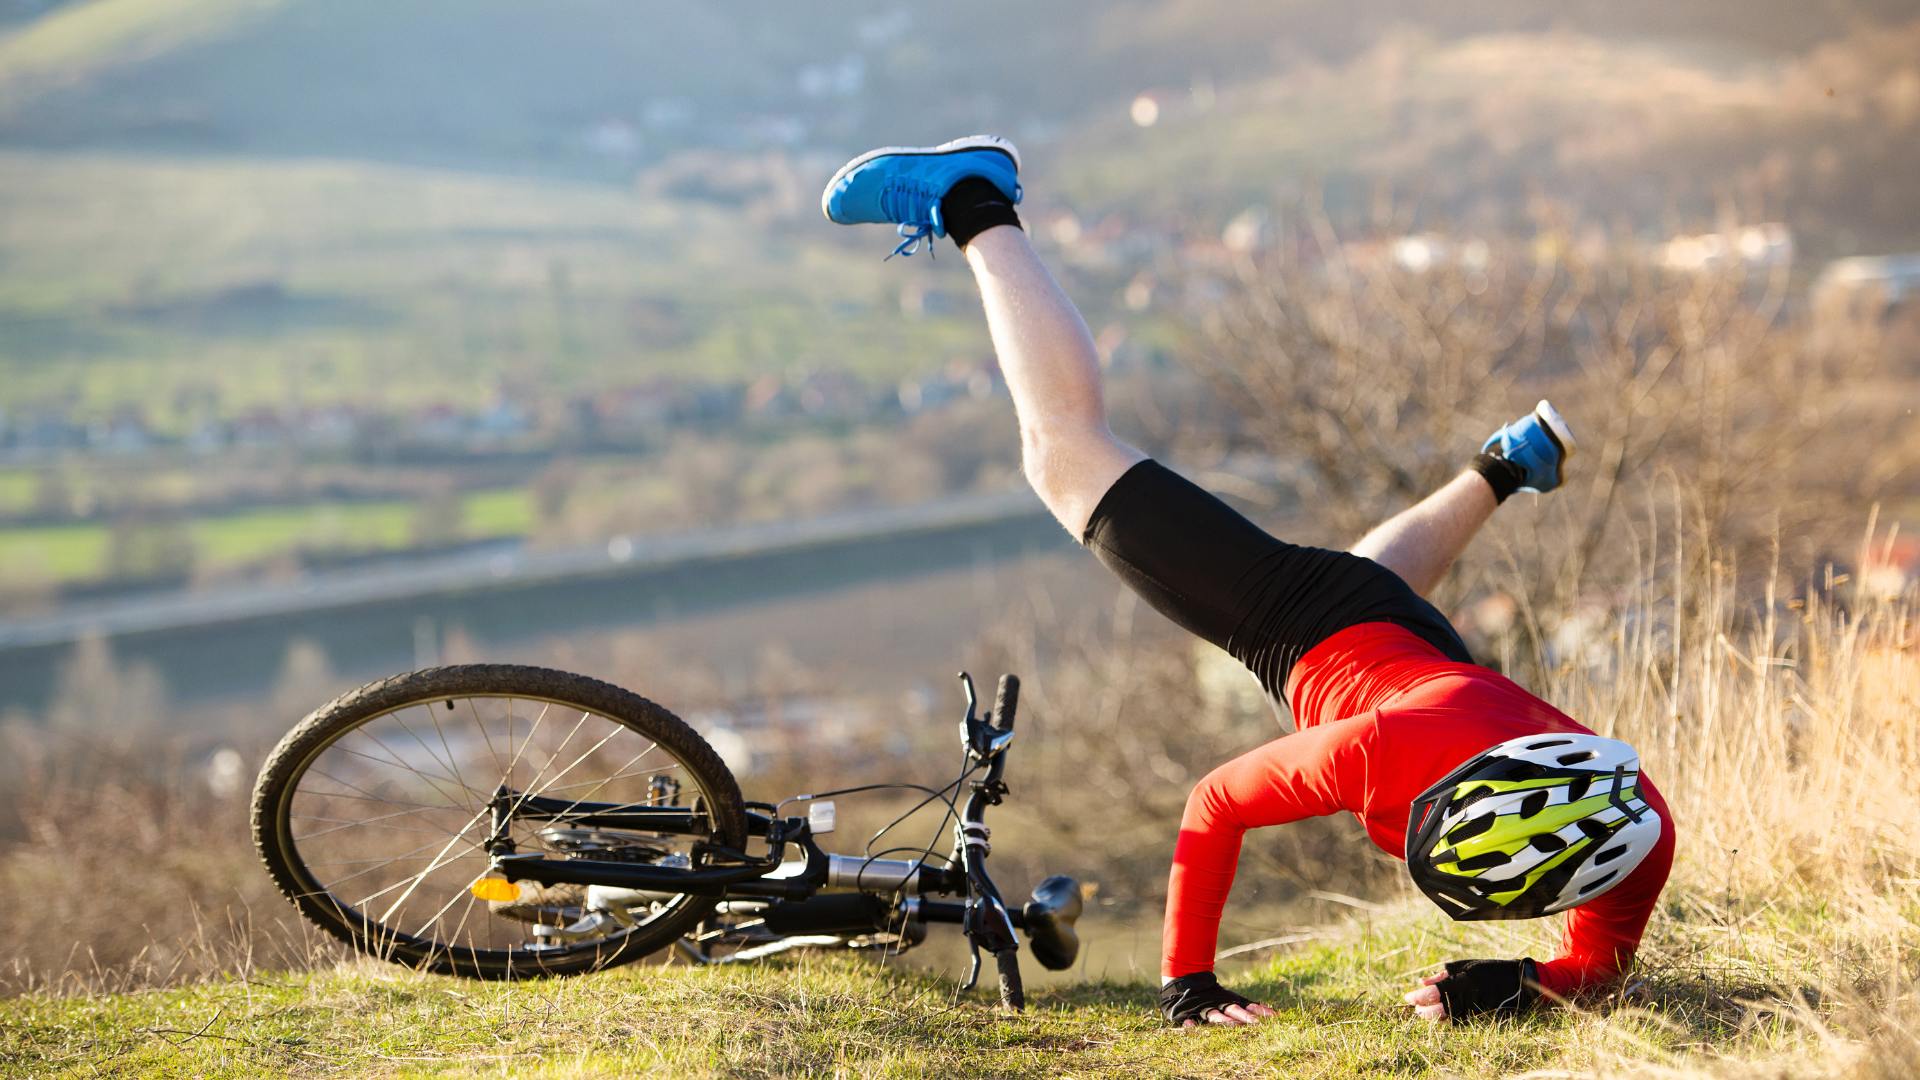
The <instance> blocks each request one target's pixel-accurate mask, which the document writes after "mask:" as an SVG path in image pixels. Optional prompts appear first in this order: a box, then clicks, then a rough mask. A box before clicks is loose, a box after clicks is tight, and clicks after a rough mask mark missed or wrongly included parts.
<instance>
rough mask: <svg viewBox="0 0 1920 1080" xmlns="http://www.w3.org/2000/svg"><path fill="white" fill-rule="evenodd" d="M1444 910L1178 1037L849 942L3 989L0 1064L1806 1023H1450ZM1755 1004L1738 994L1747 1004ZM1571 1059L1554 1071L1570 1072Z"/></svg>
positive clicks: (1767, 1043)
mask: <svg viewBox="0 0 1920 1080" xmlns="http://www.w3.org/2000/svg"><path fill="white" fill-rule="evenodd" d="M1436 928H1437V924H1436V923H1434V922H1433V921H1430V920H1425V919H1423V920H1420V921H1417V922H1405V923H1397V924H1394V925H1393V926H1392V927H1391V928H1390V929H1388V930H1386V931H1384V932H1374V933H1371V934H1363V933H1359V932H1357V931H1349V932H1348V933H1346V934H1345V935H1343V936H1342V938H1341V939H1340V940H1337V941H1334V942H1330V943H1322V944H1318V945H1314V946H1310V947H1307V948H1304V949H1301V950H1300V951H1297V952H1292V953H1289V954H1286V955H1284V956H1282V957H1281V958H1279V959H1277V960H1274V961H1271V962H1268V963H1265V964H1263V965H1260V966H1258V967H1254V968H1251V969H1240V970H1239V971H1236V972H1234V973H1232V974H1231V975H1230V976H1229V979H1228V981H1229V982H1230V983H1232V984H1233V985H1235V986H1237V987H1239V988H1240V989H1242V990H1243V991H1245V992H1247V993H1249V994H1252V995H1254V996H1257V997H1259V998H1261V999H1263V1000H1265V1001H1267V1002H1269V1003H1270V1004H1272V1005H1273V1006H1274V1007H1275V1008H1276V1009H1278V1010H1279V1012H1280V1016H1279V1017H1278V1018H1277V1019H1275V1020H1273V1021H1271V1022H1269V1023H1267V1024H1264V1025H1261V1026H1260V1027H1258V1028H1254V1029H1250V1030H1245V1029H1242V1030H1234V1029H1221V1030H1208V1031H1200V1032H1188V1033H1182V1032H1176V1031H1171V1030H1168V1029H1166V1028H1165V1027H1163V1026H1162V1025H1161V1024H1160V1022H1159V1021H1158V1019H1157V1017H1156V1016H1155V1014H1154V1013H1153V987H1152V986H1151V985H1149V984H1147V983H1145V982H1117V981H1110V980H1082V981H1067V982H1062V983H1055V984H1052V985H1047V986H1041V987H1037V988H1034V989H1033V990H1032V991H1031V993H1030V1000H1029V1007H1028V1010H1027V1012H1026V1013H1025V1014H1024V1015H1021V1016H1008V1015H1005V1014H1002V1013H1000V1012H999V1011H998V1010H996V1009H994V1008H993V1007H991V1005H990V1003H989V1002H988V1000H987V999H986V997H985V996H984V995H983V994H982V993H975V994H973V995H969V996H956V985H955V983H954V982H953V981H952V980H951V979H950V978H943V977H940V976H938V975H934V974H928V973H926V972H919V971H914V970H911V969H905V968H901V967H899V966H893V967H882V966H881V965H879V964H877V963H874V962H871V961H867V960H864V959H859V958H854V957H845V956H824V955H823V956H813V957H803V958H801V959H799V960H795V961H787V962H779V963H771V964H766V965H761V966H743V967H739V968H718V969H704V970H702V969H690V968H686V967H682V966H672V967H664V968H662V967H652V966H649V967H631V968H626V969H620V970H615V971H610V972H605V973H602V974H599V975H594V976H588V977H584V978H578V979H572V980H553V981H547V982H535V983H522V984H515V985H501V984H484V983H475V982H462V981H456V980H451V979H445V978H438V977H431V976H421V975H416V974H412V973H409V972H406V971H403V970H400V969H397V968H390V967H385V966H382V965H377V964H373V963H371V962H363V963H353V964H348V965H344V966H342V967H339V968H334V969H324V970H320V971H316V972H313V973H310V974H265V975H260V976H257V977H255V978H252V979H247V980H227V981H220V982H215V983H211V984H207V985H201V986H195V987H190V988H186V989H176V990H165V991H149V992H142V993H132V994H124V995H112V996H94V997H69V998H52V997H26V998H20V999H15V1000H13V1001H9V1002H0V1026H4V1027H5V1028H6V1029H7V1030H8V1032H9V1033H10V1036H11V1037H10V1038H9V1040H7V1043H6V1044H5V1046H6V1048H5V1049H3V1050H0V1065H4V1066H5V1067H6V1068H7V1069H8V1070H10V1071H14V1072H20V1073H31V1074H36V1075H48V1074H53V1075H90V1076H91V1075H108V1076H162V1077H170V1076H182V1077H184V1076H234V1077H241V1076H249V1077H250V1076H258V1075H287V1074H290V1075H306V1076H318V1075H340V1074H350V1075H364V1074H369V1073H377V1074H381V1075H398V1076H424V1075H468V1074H475V1073H491V1074H498V1073H500V1072H503V1071H506V1072H511V1073H513V1074H514V1075H527V1076H580V1075H595V1076H628V1075H636V1074H642V1073H652V1074H668V1075H714V1074H721V1075H746V1076H784V1075H791V1076H802V1075H804V1076H828V1075H832V1076H855V1075H857V1076H861V1077H890V1076H1033V1077H1051V1076H1114V1075H1129V1076H1132V1075H1139V1076H1148V1075H1152V1076H1159V1075H1180V1076H1265V1075H1280V1074H1283V1075H1286V1076H1290V1077H1303V1078H1347V1077H1362V1076H1367V1077H1372V1076H1396V1077H1428V1076H1436V1077H1437V1076H1494V1075H1508V1074H1513V1073H1520V1072H1526V1071H1530V1070H1543V1071H1544V1070H1567V1071H1577V1070H1586V1069H1592V1068H1594V1067H1596V1066H1600V1065H1605V1064H1610V1063H1615V1064H1617V1063H1619V1062H1621V1061H1623V1060H1629V1059H1631V1060H1635V1061H1657V1062H1660V1063H1663V1064H1667V1065H1682V1066H1684V1065H1687V1064H1690V1063H1698V1062H1700V1061H1704V1060H1706V1055H1705V1051H1706V1049H1707V1047H1709V1046H1711V1047H1712V1050H1713V1052H1715V1053H1724V1054H1731V1055H1735V1056H1742V1057H1745V1056H1771V1055H1775V1054H1778V1053H1781V1052H1787V1051H1792V1050H1796V1049H1799V1050H1805V1049H1807V1047H1808V1045H1809V1044H1808V1043H1807V1042H1805V1038H1806V1036H1805V1034H1804V1033H1803V1032H1802V1031H1801V1030H1800V1029H1798V1028H1796V1027H1794V1026H1792V1025H1790V1024H1788V1023H1787V1022H1785V1021H1783V1020H1780V1019H1778V1018H1777V1017H1776V1018H1769V1017H1768V1016H1767V1015H1765V1014H1757V1015H1754V1016H1752V1017H1750V1020H1751V1022H1750V1023H1749V1025H1748V1026H1747V1027H1745V1028H1744V1029H1742V1028H1739V1027H1738V1026H1737V1024H1736V1023H1735V1022H1734V1021H1733V1020H1732V1019H1731V1018H1727V1017H1719V1016H1716V1015H1715V1014H1714V1013H1713V1011H1712V1010H1711V1009H1703V1008H1701V1001H1702V1000H1703V999H1702V997H1701V995H1700V994H1699V993H1698V992H1697V988H1695V987H1691V986H1690V985H1689V984H1687V983H1685V982H1684V981H1676V982H1672V983H1670V984H1667V985H1664V986H1661V987H1660V988H1659V989H1658V990H1657V992H1656V995H1655V1002H1654V1004H1652V1005H1650V1006H1648V1007H1646V1008H1644V1009H1642V1008H1624V1007H1622V1008H1617V1009H1607V1008H1599V1009H1592V1010H1558V1011H1550V1012H1544V1013H1541V1014H1538V1015H1535V1016H1532V1017H1528V1018H1524V1019H1520V1020H1510V1021H1506V1022H1502V1023H1498V1024H1475V1025H1458V1026H1451V1027H1435V1026H1431V1025H1428V1024H1426V1023H1424V1022H1421V1021H1417V1020H1414V1019H1412V1018H1411V1017H1409V1016H1408V1015H1406V1013H1405V1012H1404V1011H1403V1010H1401V1009H1399V1008H1397V1007H1396V1005H1395V1002H1396V1001H1397V999H1398V993H1399V991H1400V990H1401V989H1402V988H1403V984H1405V983H1409V982H1411V978H1412V975H1413V974H1415V973H1417V972H1419V971H1422V970H1425V969H1426V968H1427V967H1428V966H1430V965H1432V964H1435V963H1437V962H1438V961H1439V960H1440V959H1442V958H1443V957H1444V956H1447V955H1453V954H1452V953H1450V952H1449V949H1450V948H1453V947H1456V943H1454V942H1452V941H1450V940H1449V939H1450V938H1451V937H1452V934H1450V933H1448V932H1446V931H1445V930H1444V929H1442V930H1440V932H1435V931H1436ZM1735 1011H1736V1012H1737V1011H1738V1010H1735ZM1558 1074H1559V1073H1557V1072H1556V1073H1555V1075H1558Z"/></svg>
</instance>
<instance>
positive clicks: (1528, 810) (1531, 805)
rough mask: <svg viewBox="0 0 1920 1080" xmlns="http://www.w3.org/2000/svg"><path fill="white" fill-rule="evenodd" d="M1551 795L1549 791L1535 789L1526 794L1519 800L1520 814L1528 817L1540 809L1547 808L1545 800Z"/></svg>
mask: <svg viewBox="0 0 1920 1080" xmlns="http://www.w3.org/2000/svg"><path fill="white" fill-rule="evenodd" d="M1552 797H1553V796H1552V795H1551V793H1549V792H1546V791H1536V792H1534V793H1533V794H1531V795H1528V796H1527V797H1526V798H1524V799H1522V800H1520V816H1521V817H1523V818H1530V817H1532V816H1534V815H1535V814H1538V813H1539V812H1540V811H1542V810H1545V809H1546V808H1547V800H1548V799H1550V798H1552Z"/></svg>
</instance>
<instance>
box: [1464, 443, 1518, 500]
mask: <svg viewBox="0 0 1920 1080" xmlns="http://www.w3.org/2000/svg"><path fill="white" fill-rule="evenodd" d="M1467 468H1469V469H1472V470H1473V471H1474V472H1477V473H1479V474H1480V475H1481V476H1483V477H1485V478H1486V481H1487V483H1488V484H1489V485H1490V486H1491V487H1492V488H1493V501H1494V502H1495V503H1503V502H1506V501H1507V496H1509V495H1511V494H1513V493H1514V492H1515V491H1517V490H1519V487H1520V485H1521V484H1524V483H1526V482H1527V470H1525V469H1523V468H1521V467H1520V466H1518V465H1515V464H1514V463H1513V462H1511V461H1508V460H1507V459H1506V458H1503V457H1501V456H1500V455H1499V454H1481V455H1479V456H1477V457H1475V458H1474V459H1473V463H1472V464H1471V465H1468V466H1467Z"/></svg>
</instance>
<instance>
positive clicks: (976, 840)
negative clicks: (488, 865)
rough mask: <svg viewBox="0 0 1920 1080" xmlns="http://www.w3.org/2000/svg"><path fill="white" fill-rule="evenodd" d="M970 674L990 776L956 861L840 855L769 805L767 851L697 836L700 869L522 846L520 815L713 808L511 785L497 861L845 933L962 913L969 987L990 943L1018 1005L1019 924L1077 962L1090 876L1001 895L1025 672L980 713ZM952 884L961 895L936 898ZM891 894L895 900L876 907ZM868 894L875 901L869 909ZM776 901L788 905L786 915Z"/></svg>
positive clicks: (975, 784) (980, 768) (970, 728)
mask: <svg viewBox="0 0 1920 1080" xmlns="http://www.w3.org/2000/svg"><path fill="white" fill-rule="evenodd" d="M960 678H961V681H962V683H963V685H964V686H965V688H966V694H967V712H966V716H965V718H964V719H962V720H961V722H960V736H961V741H962V743H963V744H964V745H965V747H966V753H967V762H968V774H973V773H978V774H979V775H977V776H975V777H974V778H973V779H971V780H970V781H969V791H968V795H967V800H966V804H965V808H964V809H963V810H962V811H961V812H960V814H959V821H958V823H957V824H956V826H955V830H954V831H955V838H954V848H953V854H952V855H951V857H950V858H949V859H948V864H947V865H946V866H932V865H928V864H927V862H926V860H925V859H919V860H904V859H873V858H862V857H856V856H847V855H835V854H831V853H829V852H827V851H825V850H823V849H822V848H821V847H820V845H819V843H818V842H817V841H816V838H815V836H814V832H813V828H812V826H811V824H810V823H809V820H808V818H805V817H780V816H775V814H772V813H760V812H758V811H749V812H748V813H747V835H748V836H749V837H753V838H758V839H762V840H764V841H766V844H767V854H766V855H764V856H758V857H756V856H752V855H749V854H747V853H746V852H743V851H737V850H733V849H731V848H726V847H722V846H720V845H716V844H711V843H705V844H700V845H697V846H696V850H697V851H698V852H699V856H698V857H699V860H700V861H701V862H702V863H703V864H706V865H701V866H699V867H697V868H696V867H672V866H660V865H650V864H644V863H634V862H621V861H614V860H601V859H589V858H559V859H554V858H547V857H545V856H544V855H543V854H539V853H527V854H522V853H519V852H516V851H514V850H512V842H511V841H510V840H509V839H508V837H509V836H510V830H509V827H508V826H509V825H510V824H511V823H513V822H514V821H528V820H532V821H563V822H565V823H566V824H567V825H568V826H571V827H576V828H604V829H619V830H628V831H635V832H645V833H653V834H658V835H679V836H702V835H705V834H706V832H707V825H706V816H705V815H704V814H703V813H702V812H700V811H699V810H698V809H697V808H694V807H682V806H650V805H634V804H631V803H593V802H582V801H576V800H567V799H555V798H547V797H542V796H536V795H526V794H522V793H519V792H515V791H511V790H508V789H505V788H502V789H500V790H498V791H496V792H495V793H494V795H493V798H492V800H491V816H492V829H491V830H490V832H489V840H488V843H487V845H486V848H487V851H488V852H489V854H490V855H492V857H493V865H494V868H495V869H496V870H497V871H499V873H500V874H501V875H502V876H504V877H505V878H506V879H507V880H508V881H515V882H518V881H530V882H536V883H538V884H541V885H560V884H573V885H588V886H603V887H609V888H614V889H630V890H634V891H636V892H641V893H656V894H664V895H693V896H706V897H714V898H717V899H727V900H750V901H752V900H764V901H770V902H773V903H775V905H776V906H775V907H774V908H771V909H769V912H770V913H769V915H768V918H767V922H768V924H769V926H772V927H775V928H776V929H777V930H778V931H779V932H781V933H788V934H803V933H808V932H813V933H820V932H845V931H847V930H850V929H855V928H858V927H859V926H862V925H865V926H866V928H867V929H869V930H872V929H875V928H876V927H874V926H873V925H872V924H873V923H874V922H876V921H877V922H880V923H881V924H882V925H884V924H885V923H887V922H889V921H893V920H896V919H898V920H904V921H906V922H914V921H918V922H923V923H952V924H957V925H959V926H961V927H962V929H963V930H964V931H965V933H966V935H967V938H968V941H969V943H970V945H971V947H972V950H973V970H972V972H971V974H970V975H969V978H968V980H967V983H966V986H967V987H968V988H971V987H972V986H973V985H974V983H975V982H976V981H977V979H978V976H979V970H980V956H979V954H980V952H981V951H982V950H985V951H986V952H990V953H992V954H994V956H995V958H996V960H997V961H998V963H999V966H1000V972H1001V996H1002V999H1003V1001H1004V1002H1005V1003H1006V1004H1007V1005H1009V1006H1010V1007H1013V1008H1019V1007H1020V1006H1021V1004H1022V999H1023V994H1022V990H1021V986H1020V979H1019V972H1018V967H1017V963H1016V962H1015V956H1016V950H1017V949H1018V948H1019V944H1020V934H1019V931H1021V930H1029V929H1030V930H1032V931H1034V932H1035V933H1036V935H1037V939H1036V941H1035V942H1034V949H1035V953H1036V956H1037V958H1039V959H1040V960H1041V962H1042V963H1043V964H1045V965H1046V966H1048V967H1053V968H1064V967H1067V966H1070V965H1071V964H1072V961H1073V957H1074V955H1075V954H1076V953H1077V951H1078V939H1077V938H1076V937H1075V936H1074V933H1073V922H1074V920H1075V919H1076V918H1077V917H1078V916H1079V910H1080V898H1079V886H1078V884H1077V883H1075V882H1073V881H1072V880H1071V879H1069V878H1064V877H1056V878H1049V879H1048V880H1047V881H1046V882H1043V883H1042V885H1041V887H1040V888H1039V889H1036V890H1035V894H1034V896H1035V898H1034V900H1033V901H1032V902H1030V903H1028V904H1026V905H1024V906H1023V907H1021V908H1019V909H1010V908H1009V907H1008V906H1007V905H1006V903H1005V901H1004V900H1003V899H1002V898H1001V896H1000V891H999V889H998V887H997V886H995V885H994V883H993V879H992V878H991V877H990V876H989V875H988V873H987V856H988V854H989V852H990V851H991V846H990V844H989V843H988V840H989V836H990V830H989V829H988V828H987V826H986V822H985V818H986V809H987V807H989V806H994V805H997V804H998V803H999V802H1000V801H1001V800H1002V799H1003V798H1004V797H1005V796H1006V794H1007V785H1006V783H1005V782H1004V781H1003V780H1002V775H1003V773H1004V772H1005V770H1006V761H1007V748H1008V746H1009V744H1010V743H1011V742H1012V740H1013V720H1014V713H1015V708H1016V704H1017V701H1018V695H1019V687H1020V682H1019V680H1018V679H1017V678H1015V677H1014V676H1012V675H1008V676H1004V677H1003V678H1002V679H1001V681H1000V686H999V692H998V694H997V695H996V700H995V703H994V708H993V710H992V712H990V713H989V715H988V717H987V718H986V719H981V718H979V717H978V716H977V699H976V697H975V694H974V686H973V679H972V677H971V676H969V675H968V674H967V673H965V672H961V673H960ZM753 805H761V806H765V805H766V804H753ZM766 808H767V809H768V810H774V809H775V808H774V807H771V806H767V807H766ZM788 845H793V846H795V847H797V848H798V849H799V851H800V853H801V856H802V859H801V862H800V864H799V867H798V869H797V870H795V869H793V864H792V863H791V862H789V861H788V860H787V859H786V853H787V847H788ZM1043 892H1044V893H1045V895H1044V896H1043ZM822 894H826V895H822ZM848 894H852V895H851V896H849V895H848ZM862 894H864V896H863V895H862ZM942 895H945V896H956V897H960V898H961V899H959V900H957V901H949V900H939V899H933V897H937V896H942ZM882 896H887V897H892V898H893V899H892V900H890V901H888V902H887V903H885V904H884V905H882V906H881V907H875V906H874V903H877V902H878V898H879V897H882ZM816 898H817V899H816ZM863 899H871V900H872V901H873V902H872V903H868V904H867V906H866V907H864V908H863V907H862V906H861V904H860V901H861V900H863ZM849 901H851V902H849ZM772 912H778V913H779V916H778V918H777V919H776V918H775V916H774V915H773V914H772Z"/></svg>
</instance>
